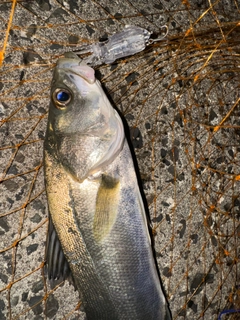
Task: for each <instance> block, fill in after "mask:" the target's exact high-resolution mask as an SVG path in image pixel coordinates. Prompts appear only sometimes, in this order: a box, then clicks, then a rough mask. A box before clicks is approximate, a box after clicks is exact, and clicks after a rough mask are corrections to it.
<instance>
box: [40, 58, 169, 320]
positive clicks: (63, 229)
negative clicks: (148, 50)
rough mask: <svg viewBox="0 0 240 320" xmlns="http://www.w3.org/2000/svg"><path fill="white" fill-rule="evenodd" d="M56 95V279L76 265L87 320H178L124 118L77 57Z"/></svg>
mask: <svg viewBox="0 0 240 320" xmlns="http://www.w3.org/2000/svg"><path fill="white" fill-rule="evenodd" d="M51 96H52V100H51V103H50V109H49V119H48V126H47V134H46V138H45V143H44V167H45V183H46V191H47V197H48V205H49V213H50V223H51V224H53V226H52V227H51V229H52V231H51V232H52V234H54V236H52V238H51V235H50V238H49V239H48V242H49V243H48V247H49V248H50V249H48V251H49V253H48V264H49V266H48V267H50V269H52V268H53V269H55V270H50V272H49V274H50V277H51V276H52V278H57V277H59V276H61V274H62V273H63V274H64V272H65V273H67V271H66V270H67V268H68V266H69V268H70V270H71V274H72V277H73V281H74V283H75V286H76V288H77V289H78V291H79V293H80V297H81V299H82V301H83V305H84V309H85V312H86V315H87V319H88V320H104V319H108V320H118V319H119V320H120V319H122V320H124V319H126V320H141V319H149V320H150V319H152V320H157V319H159V320H161V319H164V320H167V319H171V317H170V313H169V310H168V306H167V303H166V300H165V297H164V294H163V292H162V288H161V285H160V281H159V277H158V273H157V269H156V265H155V262H154V258H153V253H152V247H151V241H150V237H149V233H148V227H147V222H146V216H145V210H144V206H143V202H142V197H141V194H140V192H139V187H138V183H137V178H136V173H135V169H134V165H133V161H132V156H131V153H130V150H129V146H128V143H127V141H126V139H125V135H124V129H123V124H122V121H121V119H120V117H119V115H118V113H117V112H116V111H115V110H114V109H113V107H112V106H111V104H110V102H109V100H108V99H107V97H106V95H105V93H104V91H103V90H102V88H101V85H100V83H99V82H98V81H97V80H96V79H95V76H94V70H93V69H92V68H90V67H88V66H87V65H85V64H84V63H83V62H81V60H80V59H78V58H77V56H75V55H73V54H66V55H65V58H61V59H59V60H58V63H57V66H56V68H55V71H54V76H53V81H52V86H51ZM58 239H59V241H60V244H58ZM61 250H62V251H63V253H64V254H62V252H61ZM65 258H66V260H67V263H64V262H63V261H64V259H65ZM49 261H51V262H49ZM62 268H63V269H65V271H63V270H61V269H62ZM56 270H57V271H56ZM63 278H64V275H63Z"/></svg>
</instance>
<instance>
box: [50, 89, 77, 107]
mask: <svg viewBox="0 0 240 320" xmlns="http://www.w3.org/2000/svg"><path fill="white" fill-rule="evenodd" d="M52 98H53V102H54V103H55V105H56V107H57V108H59V109H61V108H65V107H66V106H67V104H68V103H69V102H70V101H71V100H72V94H71V92H70V91H68V90H67V89H62V88H58V89H55V90H54V92H53V94H52Z"/></svg>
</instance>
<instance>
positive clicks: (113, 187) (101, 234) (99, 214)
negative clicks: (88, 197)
mask: <svg viewBox="0 0 240 320" xmlns="http://www.w3.org/2000/svg"><path fill="white" fill-rule="evenodd" d="M119 198H120V182H119V180H117V179H115V178H112V177H109V176H106V175H103V176H102V181H101V184H100V187H99V190H98V194H97V200H96V212H95V216H94V222H93V234H94V237H95V239H96V241H103V240H104V239H105V237H106V236H107V235H108V234H109V233H110V231H111V229H112V227H113V225H114V223H115V221H116V217H117V212H118V205H119Z"/></svg>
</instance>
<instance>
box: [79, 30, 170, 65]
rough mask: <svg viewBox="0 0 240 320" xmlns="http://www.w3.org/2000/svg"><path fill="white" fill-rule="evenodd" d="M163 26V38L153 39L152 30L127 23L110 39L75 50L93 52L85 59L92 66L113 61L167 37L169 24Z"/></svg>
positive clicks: (80, 52)
mask: <svg viewBox="0 0 240 320" xmlns="http://www.w3.org/2000/svg"><path fill="white" fill-rule="evenodd" d="M162 28H165V30H166V32H165V34H164V35H163V36H162V37H161V38H157V39H151V38H150V37H151V35H152V32H150V31H148V30H146V29H143V28H140V27H136V26H132V25H126V26H125V28H124V29H123V31H120V32H117V33H115V34H113V35H112V36H110V37H109V38H108V40H106V41H103V42H97V43H93V44H90V45H85V46H82V47H80V48H79V50H77V51H74V52H75V53H76V54H78V55H82V54H85V53H91V55H90V56H89V57H87V58H86V59H84V60H85V62H86V63H87V64H90V65H92V66H96V65H100V64H103V63H113V62H114V61H115V60H117V59H119V58H124V57H127V56H131V55H133V54H135V53H137V52H141V51H143V50H144V49H145V48H146V46H148V45H150V44H152V43H154V42H157V41H160V40H162V39H163V38H165V37H166V35H167V33H168V28H167V26H162Z"/></svg>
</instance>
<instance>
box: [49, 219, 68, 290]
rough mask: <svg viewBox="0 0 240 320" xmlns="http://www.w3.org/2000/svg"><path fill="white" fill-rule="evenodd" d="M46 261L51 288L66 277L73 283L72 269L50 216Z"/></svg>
mask: <svg viewBox="0 0 240 320" xmlns="http://www.w3.org/2000/svg"><path fill="white" fill-rule="evenodd" d="M46 261H47V273H48V278H49V280H50V286H51V288H54V287H55V286H56V285H57V284H59V283H60V282H62V281H63V280H66V279H68V280H69V282H70V283H73V279H72V276H71V270H70V267H69V264H68V262H67V260H66V258H65V256H64V253H63V251H62V247H61V244H60V241H59V239H58V236H57V233H56V231H55V228H54V225H53V223H52V219H51V217H49V226H48V236H47V249H46ZM73 284H74V283H73Z"/></svg>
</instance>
